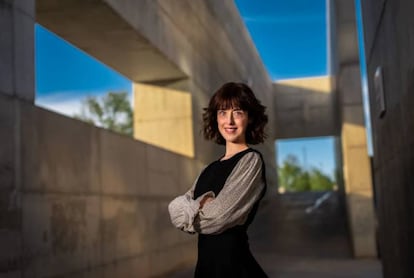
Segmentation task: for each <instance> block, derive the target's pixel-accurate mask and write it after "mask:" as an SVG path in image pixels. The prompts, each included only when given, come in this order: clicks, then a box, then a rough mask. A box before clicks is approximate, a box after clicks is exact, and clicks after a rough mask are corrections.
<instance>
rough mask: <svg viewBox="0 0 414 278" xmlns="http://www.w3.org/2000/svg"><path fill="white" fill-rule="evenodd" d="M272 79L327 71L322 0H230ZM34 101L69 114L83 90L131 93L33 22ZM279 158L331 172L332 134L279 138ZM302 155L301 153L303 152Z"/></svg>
mask: <svg viewBox="0 0 414 278" xmlns="http://www.w3.org/2000/svg"><path fill="white" fill-rule="evenodd" d="M235 3H236V5H237V7H238V8H239V11H240V13H241V16H242V18H243V20H244V21H245V24H246V27H247V28H248V30H249V32H250V35H251V37H252V39H253V41H254V43H255V45H256V48H257V50H258V53H259V55H260V56H261V58H262V60H263V63H264V65H265V67H266V69H267V70H268V72H269V76H270V77H271V78H272V79H273V80H280V79H289V78H300V77H310V76H322V75H326V74H327V54H326V46H327V44H326V12H325V0H311V1H310V0H289V1H286V0H261V1H260V5H258V2H257V1H251V0H236V1H235ZM35 35H36V52H35V58H36V104H37V105H39V106H42V107H45V108H47V109H50V110H54V111H56V112H58V113H62V114H65V115H68V116H72V115H73V114H74V113H75V112H79V111H80V107H81V99H82V98H84V97H85V96H86V95H96V96H98V95H103V94H105V93H107V92H108V91H127V92H129V93H131V87H132V84H131V82H130V81H129V80H128V79H127V78H125V77H124V76H122V75H120V74H119V73H117V72H115V71H113V70H112V69H110V68H109V67H107V66H105V65H103V64H102V63H100V62H98V61H96V60H95V59H93V58H91V57H90V56H89V55H87V54H85V53H84V52H82V51H80V50H78V49H76V48H74V47H73V46H71V45H69V44H68V43H66V42H65V41H63V40H62V39H60V38H58V37H57V36H56V35H54V34H52V33H50V32H49V31H47V30H45V29H44V28H42V27H40V26H36V30H35ZM276 145H277V147H278V154H279V155H278V158H277V160H278V163H281V162H282V161H283V160H284V158H285V157H286V156H287V155H288V154H294V155H296V156H297V157H298V158H299V160H300V161H301V162H304V160H305V159H304V157H306V164H307V166H308V167H309V168H310V167H312V166H314V167H318V168H321V169H322V170H323V171H324V172H325V173H327V174H329V175H331V176H333V173H334V167H335V165H334V153H333V139H332V138H313V139H308V140H285V141H279V142H278V143H277V144H276ZM304 154H305V155H304Z"/></svg>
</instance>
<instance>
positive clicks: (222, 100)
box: [202, 82, 268, 145]
mask: <svg viewBox="0 0 414 278" xmlns="http://www.w3.org/2000/svg"><path fill="white" fill-rule="evenodd" d="M231 108H233V109H236V108H237V109H241V110H243V111H247V115H248V124H247V129H246V143H247V144H252V145H256V144H259V143H263V141H264V140H265V139H266V134H265V131H264V127H265V125H266V124H267V122H268V117H267V115H266V114H265V110H266V107H265V106H263V105H262V104H261V103H260V101H259V100H258V99H257V98H256V96H255V95H254V93H253V91H252V89H250V88H249V86H247V85H246V84H244V83H235V82H229V83H225V84H224V85H222V86H221V87H220V88H219V89H218V90H217V91H216V92H215V93H214V95H213V96H212V97H211V99H210V103H209V105H208V107H207V108H204V113H203V130H202V131H203V135H204V138H205V139H207V140H212V141H214V142H216V143H217V144H220V145H225V144H226V140H225V139H224V138H223V136H221V134H220V132H219V130H218V125H217V111H218V110H226V109H231Z"/></svg>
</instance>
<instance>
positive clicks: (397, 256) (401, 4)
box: [362, 0, 414, 277]
mask: <svg viewBox="0 0 414 278" xmlns="http://www.w3.org/2000/svg"><path fill="white" fill-rule="evenodd" d="M413 9H414V3H413V2H412V1H409V0H397V1H389V0H382V1H362V14H363V16H364V35H365V44H366V48H365V52H366V57H367V78H368V87H369V98H370V109H371V111H373V112H372V117H371V124H372V132H373V151H374V159H373V173H374V184H375V194H376V200H377V202H376V203H377V213H378V224H379V246H380V253H381V257H382V259H383V266H384V277H414V267H413V264H412V262H413V261H414V241H413V237H412V234H413V231H414V207H413V205H412V204H413V199H414V190H413V182H412V181H413V179H414V176H413V171H412V169H413V165H414V135H413V128H414V113H413V111H414V110H413V105H414V97H413V96H414V95H413V90H414V71H413V68H414V62H413V61H414V50H413V49H414V40H413V34H414V19H413V17H412V14H411V12H410V11H412V10H413ZM379 66H381V67H382V68H383V77H384V80H383V84H384V94H385V101H386V104H385V105H386V112H385V114H384V116H383V117H382V118H380V117H379V116H378V113H377V112H378V111H379V110H380V107H379V105H378V103H377V101H376V99H377V92H376V90H375V86H374V73H375V70H376V69H377V67H379Z"/></svg>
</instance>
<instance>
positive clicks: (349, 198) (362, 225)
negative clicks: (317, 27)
mask: <svg viewBox="0 0 414 278" xmlns="http://www.w3.org/2000/svg"><path fill="white" fill-rule="evenodd" d="M332 4H334V9H333V11H334V12H335V14H334V23H333V24H334V26H335V28H336V37H334V38H333V40H336V44H335V45H336V49H335V51H333V53H335V56H334V57H333V59H336V62H335V63H332V64H333V65H336V66H335V68H334V71H333V73H334V74H335V75H336V86H337V92H338V95H339V98H338V108H339V111H340V117H339V120H340V134H341V144H342V163H343V179H344V189H345V194H346V202H347V210H348V223H349V229H350V234H351V238H352V245H353V251H354V256H355V257H375V256H376V243H375V242H376V240H375V226H376V225H375V213H374V204H373V194H372V177H371V166H370V162H369V157H368V152H367V140H366V133H365V123H364V109H363V103H362V88H361V73H360V65H359V52H358V41H357V27H356V16H355V5H354V1H348V0H336V1H335V2H334V3H332Z"/></svg>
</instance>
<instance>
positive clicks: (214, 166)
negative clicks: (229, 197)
mask: <svg viewBox="0 0 414 278" xmlns="http://www.w3.org/2000/svg"><path fill="white" fill-rule="evenodd" d="M251 151H255V152H257V151H256V150H253V149H247V150H245V151H242V152H240V153H237V154H236V155H234V156H233V157H231V158H230V159H227V160H223V161H220V160H217V161H214V162H213V163H211V164H210V165H209V166H207V168H205V169H204V171H203V172H202V173H201V174H200V177H199V178H198V181H197V184H196V187H195V190H194V199H196V198H197V197H199V196H200V195H202V194H204V193H206V192H208V191H213V192H214V194H215V195H216V196H217V195H218V194H219V193H220V191H221V189H222V188H223V186H224V183H225V182H226V179H227V178H228V176H229V175H230V173H231V172H232V170H233V168H234V167H235V166H236V164H237V162H238V161H239V160H240V159H241V158H242V157H243V155H245V154H246V153H248V152H251ZM258 153H259V152H258ZM259 154H260V153H259ZM260 157H261V158H262V156H261V154H260ZM262 165H263V166H262V174H263V177H262V178H263V179H264V183H265V187H264V189H263V191H262V194H261V197H260V199H261V198H262V197H263V195H264V193H265V190H266V178H265V168H264V162H263V158H262ZM260 199H259V200H258V201H257V202H256V203H255V204H254V205H253V208H252V210H251V211H250V213H249V216H248V219H247V221H246V223H245V224H244V225H238V226H235V227H232V228H229V229H227V230H225V231H224V232H222V233H220V234H216V235H209V234H199V236H198V260H197V265H196V269H195V274H194V277H196V278H202V277H206V278H207V277H208V278H221V277H223V278H228V277H237V278H242V277H246V278H247V277H252V278H260V277H267V275H266V274H265V273H264V271H263V270H262V268H261V267H260V265H259V264H258V263H257V262H256V260H255V259H254V257H253V255H252V254H251V252H250V249H249V243H248V236H247V227H248V226H249V225H250V223H251V222H252V220H253V218H254V216H255V214H256V211H257V208H258V205H259V202H260Z"/></svg>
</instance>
